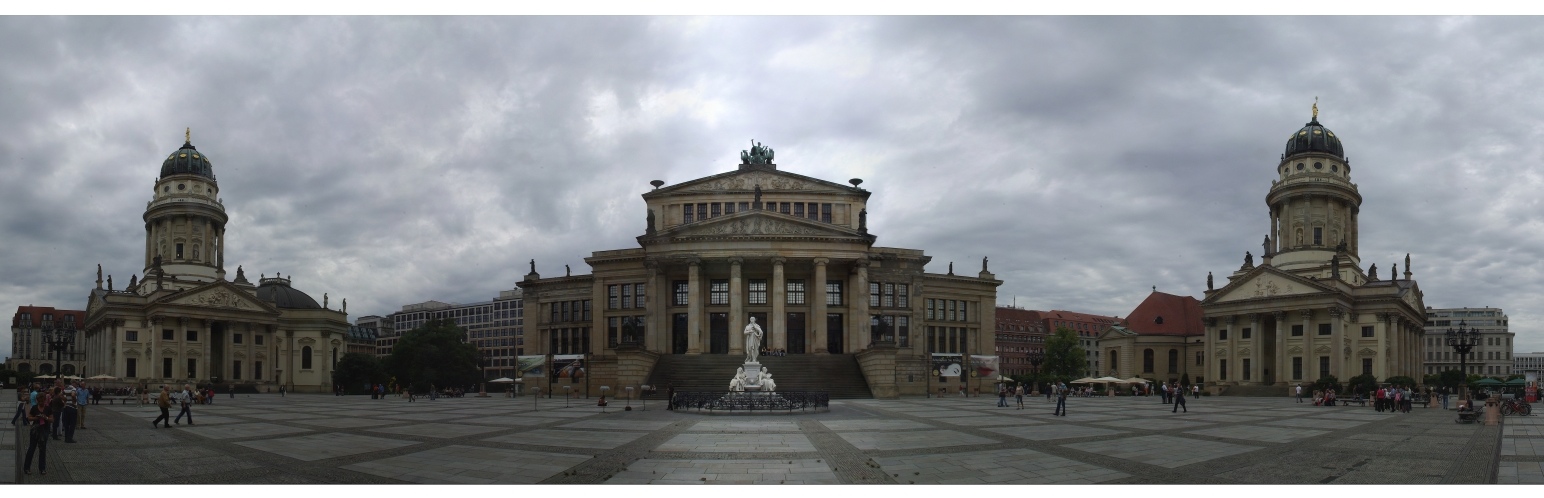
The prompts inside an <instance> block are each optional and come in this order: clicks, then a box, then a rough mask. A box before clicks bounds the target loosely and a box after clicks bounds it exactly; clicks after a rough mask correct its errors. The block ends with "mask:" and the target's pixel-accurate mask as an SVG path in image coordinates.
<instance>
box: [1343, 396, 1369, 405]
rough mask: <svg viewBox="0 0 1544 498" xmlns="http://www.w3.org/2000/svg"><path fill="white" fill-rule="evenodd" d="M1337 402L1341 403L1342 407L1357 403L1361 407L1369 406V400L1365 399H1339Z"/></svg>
mask: <svg viewBox="0 0 1544 498" xmlns="http://www.w3.org/2000/svg"><path fill="white" fill-rule="evenodd" d="M1335 401H1339V402H1340V406H1351V404H1352V403H1356V404H1357V405H1359V406H1367V400H1366V399H1365V398H1339V399H1336V400H1335Z"/></svg>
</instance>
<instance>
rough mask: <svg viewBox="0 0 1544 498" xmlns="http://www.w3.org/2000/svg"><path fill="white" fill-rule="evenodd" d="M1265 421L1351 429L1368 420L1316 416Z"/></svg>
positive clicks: (1288, 425)
mask: <svg viewBox="0 0 1544 498" xmlns="http://www.w3.org/2000/svg"><path fill="white" fill-rule="evenodd" d="M1264 423H1265V424H1270V425H1280V426H1284V427H1302V428H1305V429H1350V428H1352V427H1360V426H1362V425H1365V424H1367V422H1360V421H1355V420H1326V419H1315V418H1307V419H1303V418H1294V419H1287V420H1273V421H1270V422H1264Z"/></svg>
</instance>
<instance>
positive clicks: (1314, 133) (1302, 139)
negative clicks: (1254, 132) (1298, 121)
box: [1286, 116, 1346, 160]
mask: <svg viewBox="0 0 1544 498" xmlns="http://www.w3.org/2000/svg"><path fill="white" fill-rule="evenodd" d="M1309 152H1323V153H1326V154H1330V155H1333V156H1335V157H1338V158H1340V159H1342V160H1344V159H1345V158H1346V151H1345V149H1344V148H1342V147H1341V145H1340V137H1337V136H1335V132H1333V131H1330V129H1329V128H1325V127H1324V125H1321V124H1319V118H1318V116H1315V117H1314V119H1313V120H1312V121H1309V122H1308V124H1305V125H1303V128H1302V129H1300V130H1297V131H1296V132H1293V133H1292V137H1291V138H1288V139H1287V152H1286V157H1292V156H1294V155H1297V154H1306V153H1309Z"/></svg>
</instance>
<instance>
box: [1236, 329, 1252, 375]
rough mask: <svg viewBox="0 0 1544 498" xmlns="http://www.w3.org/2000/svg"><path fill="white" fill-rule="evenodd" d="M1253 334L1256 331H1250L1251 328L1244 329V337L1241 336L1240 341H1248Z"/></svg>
mask: <svg viewBox="0 0 1544 498" xmlns="http://www.w3.org/2000/svg"><path fill="white" fill-rule="evenodd" d="M1252 332H1254V330H1252V329H1250V328H1249V327H1244V331H1243V332H1242V334H1243V335H1241V336H1240V337H1239V338H1240V339H1248V338H1249V335H1250V333H1252ZM1244 380H1249V379H1247V378H1246V379H1244Z"/></svg>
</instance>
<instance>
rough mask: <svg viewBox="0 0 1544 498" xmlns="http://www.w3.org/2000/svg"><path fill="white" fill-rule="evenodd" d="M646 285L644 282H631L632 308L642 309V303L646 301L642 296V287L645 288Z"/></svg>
mask: <svg viewBox="0 0 1544 498" xmlns="http://www.w3.org/2000/svg"><path fill="white" fill-rule="evenodd" d="M646 287H647V286H645V285H644V284H633V307H634V308H638V309H643V305H644V303H645V302H646V300H644V298H643V289H645V288H646Z"/></svg>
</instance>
